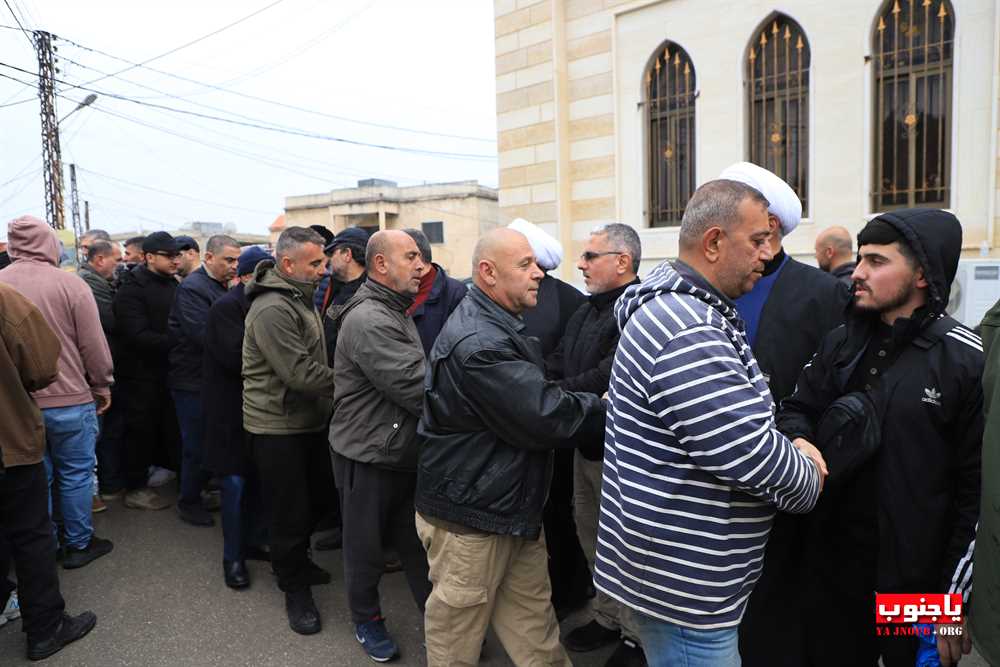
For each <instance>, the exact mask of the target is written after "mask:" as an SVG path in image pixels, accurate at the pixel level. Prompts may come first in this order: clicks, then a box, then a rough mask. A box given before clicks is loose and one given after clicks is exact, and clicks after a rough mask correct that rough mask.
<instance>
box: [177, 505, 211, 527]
mask: <svg viewBox="0 0 1000 667" xmlns="http://www.w3.org/2000/svg"><path fill="white" fill-rule="evenodd" d="M177 516H179V517H180V518H181V521H183V522H184V523H189V524H191V525H192V526H214V525H215V519H213V518H212V515H211V514H209V513H208V510H206V509H205V508H204V507H202V506H201V505H195V506H191V505H183V504H181V503H180V502H178V503H177Z"/></svg>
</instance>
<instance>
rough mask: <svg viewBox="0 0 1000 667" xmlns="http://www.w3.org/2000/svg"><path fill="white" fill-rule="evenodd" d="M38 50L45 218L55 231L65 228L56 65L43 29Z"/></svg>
mask: <svg viewBox="0 0 1000 667" xmlns="http://www.w3.org/2000/svg"><path fill="white" fill-rule="evenodd" d="M35 47H36V48H35V50H36V51H37V52H38V99H39V101H40V102H41V112H40V113H41V119H42V169H43V170H44V173H45V217H46V218H47V219H48V223H49V224H50V225H52V227H54V228H55V229H64V228H65V226H66V225H65V221H64V218H63V215H64V214H63V175H62V153H61V151H60V149H59V122H58V120H57V119H56V88H55V76H56V66H55V57H54V56H53V55H52V36H51V35H50V34H49V33H47V32H45V31H43V30H36V31H35Z"/></svg>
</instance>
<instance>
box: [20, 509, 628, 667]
mask: <svg viewBox="0 0 1000 667" xmlns="http://www.w3.org/2000/svg"><path fill="white" fill-rule="evenodd" d="M216 517H218V515H216ZM95 523H96V527H97V531H98V534H99V535H101V536H103V537H108V538H110V539H112V540H114V542H115V550H114V551H113V552H112V553H111V554H110V555H108V556H105V557H104V558H101V559H100V560H97V561H95V562H94V563H92V564H91V565H89V566H87V567H85V568H82V569H79V570H70V571H65V570H61V569H60V579H61V581H62V591H63V595H64V597H65V598H66V604H67V609H68V610H69V611H71V612H73V613H75V612H78V611H80V610H83V609H92V610H93V611H94V612H95V613H96V614H97V617H98V621H97V627H96V628H95V629H94V631H93V632H92V633H91V634H90V635H89V636H87V637H86V638H84V639H83V640H81V641H79V642H77V643H75V644H72V645H70V646H69V647H67V648H66V649H64V650H63V651H62V652H61V653H58V654H57V655H55V656H54V657H52V658H50V659H49V660H48V661H47V662H45V663H41V664H47V665H53V666H57V665H67V666H70V665H71V666H73V667H80V666H91V665H93V666H95V667H97V666H100V667H108V666H110V665H135V666H137V667H156V666H158V665H164V666H170V667H179V666H184V665H191V666H195V665H197V666H199V667H208V666H212V665H226V666H229V665H254V666H257V665H260V666H274V667H279V666H281V667H286V666H291V665H294V666H296V667H307V666H311V665H317V666H319V665H322V666H323V667H329V666H330V665H351V666H353V665H373V664H375V663H373V662H371V661H370V660H368V658H367V657H365V656H364V654H363V653H362V651H361V649H360V647H359V646H358V644H357V641H355V639H354V634H353V628H352V626H351V624H350V618H349V615H348V613H347V600H346V597H345V594H344V587H343V569H342V566H341V561H340V552H339V551H335V552H317V553H316V554H315V558H316V561H317V562H318V563H319V564H320V565H321V566H323V567H324V568H326V569H328V570H330V572H331V573H332V574H333V583H332V584H331V585H329V586H317V587H315V588H314V589H313V591H314V595H315V598H316V604H317V606H318V607H319V610H320V613H321V614H322V617H323V631H322V632H321V633H319V634H317V635H313V636H311V637H302V636H299V635H296V634H295V633H294V632H292V631H291V630H290V629H289V627H288V622H287V620H286V618H285V610H284V597H283V596H282V595H281V593H280V592H279V591H278V589H277V587H276V586H275V585H274V582H273V580H272V577H271V575H270V566H269V565H267V564H266V563H261V562H256V561H250V562H249V564H248V565H249V568H250V570H251V576H252V577H253V584H252V586H251V588H250V589H249V590H246V591H240V592H237V591H232V590H230V589H228V588H226V587H225V585H224V584H223V582H222V529H221V527H220V526H218V525H217V526H216V527H215V528H195V527H192V526H188V525H186V524H182V523H181V522H180V520H179V519H178V518H177V515H176V514H175V513H174V511H173V510H172V509H170V510H164V511H162V512H138V511H135V510H128V509H125V508H124V507H123V506H122V505H121V504H120V502H119V503H111V504H110V509H109V510H108V511H107V512H104V513H102V514H98V515H97V516H96V517H95ZM382 590H383V604H384V611H385V614H386V617H387V619H388V624H389V628H390V630H391V631H392V632H393V633H394V635H395V637H396V640H397V642H398V643H399V646H400V649H401V651H402V658H401V659H400V660H398V661H396V662H395V663H393V664H397V665H424V664H426V660H425V659H424V657H423V655H422V653H421V640H422V630H421V620H420V617H419V616H418V614H417V611H416V608H415V607H414V605H413V601H412V598H411V597H410V592H409V588H408V587H407V586H406V580H405V578H404V577H403V574H402V573H396V574H391V575H387V576H386V577H385V579H383V588H382ZM580 622H581V621H580V620H578V619H573V618H570V619H568V620H567V622H566V623H565V624H564V628H565V629H572V628H573V627H575V625H576V624H577V623H580ZM20 628H21V623H20V621H16V622H14V623H8V624H7V625H5V626H4V627H2V628H0V665H3V666H4V667H9V666H11V665H27V664H33V663H29V662H28V661H27V660H25V658H24V650H25V648H24V647H25V644H24V636H23V634H22V633H21V631H20ZM609 653H610V650H605V651H603V652H599V653H596V654H588V655H580V654H574V655H573V662H574V664H577V665H582V666H590V665H593V666H597V665H603V664H604V660H605V659H606V658H607V655H608V654H609ZM487 658H488V659H487V660H484V662H483V664H484V665H493V666H500V665H510V664H511V663H510V661H509V660H508V659H507V656H506V654H505V653H504V651H503V648H502V647H501V646H500V644H499V642H497V640H496V638H495V637H490V639H489V642H488V644H487Z"/></svg>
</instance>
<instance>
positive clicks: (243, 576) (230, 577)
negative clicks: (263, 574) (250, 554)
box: [222, 560, 250, 590]
mask: <svg viewBox="0 0 1000 667" xmlns="http://www.w3.org/2000/svg"><path fill="white" fill-rule="evenodd" d="M222 572H223V574H224V575H225V577H226V586H229V587H230V588H232V589H235V590H239V589H241V588H247V587H248V586H250V573H249V572H247V566H246V563H244V562H243V561H241V560H224V561H222Z"/></svg>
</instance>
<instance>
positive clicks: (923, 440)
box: [778, 209, 983, 667]
mask: <svg viewBox="0 0 1000 667" xmlns="http://www.w3.org/2000/svg"><path fill="white" fill-rule="evenodd" d="M858 246H859V251H858V266H857V268H856V269H855V271H854V275H853V278H854V304H853V308H852V309H851V311H850V313H849V315H848V318H847V322H846V324H845V325H844V326H842V327H839V328H837V329H835V330H834V331H832V332H830V333H829V334H828V335H827V336H826V338H824V340H823V343H822V344H821V346H820V349H819V351H818V352H817V353H816V356H815V357H813V359H812V361H811V362H810V363H809V364H808V365H807V366H806V367H805V369H804V370H803V372H802V375H801V376H800V377H799V381H798V385H797V387H796V391H795V393H794V394H793V395H792V396H791V398H788V399H786V400H785V401H784V402H783V403H782V405H781V410H780V413H779V415H778V427H779V428H780V430H781V431H782V432H783V433H784V434H785V435H787V436H788V438H790V439H792V440H797V439H799V438H802V439H805V440H807V441H810V442H814V443H815V444H816V446H817V447H819V449H820V451H822V452H823V455H824V457H826V458H827V461H828V463H829V465H830V471H831V473H830V477H829V480H828V482H827V491H826V493H824V494H823V497H822V498H821V499H820V502H819V504H818V505H817V507H816V509H815V510H814V512H813V514H812V515H811V517H810V522H809V526H808V527H807V535H806V539H805V550H804V553H803V554H802V563H803V587H802V593H801V599H802V600H803V601H804V602H803V604H804V608H802V609H799V610H787V613H791V614H800V615H802V616H803V617H804V618H807V619H809V621H808V623H807V625H806V630H805V635H806V636H805V646H806V651H807V653H808V662H807V663H806V664H810V665H862V664H876V663H877V662H878V659H879V657H880V656H881V658H882V661H883V664H885V665H886V667H895V666H896V665H906V666H907V667H909V666H911V665H913V664H915V657H916V649H917V639H916V638H915V637H879V636H877V635H876V632H875V628H874V627H873V625H874V612H875V592H876V591H877V592H879V593H958V594H961V595H963V597H967V595H968V591H969V588H970V585H971V570H972V563H971V557H972V548H973V545H974V539H975V532H976V523H977V520H978V515H979V495H980V478H979V473H980V452H981V447H982V435H983V390H982V382H981V380H982V370H983V351H982V343H981V341H980V339H979V337H978V336H977V335H975V334H974V333H973V332H972V331H970V330H969V329H967V328H966V327H964V326H962V325H960V324H959V323H958V322H956V321H955V320H953V319H951V318H950V317H947V316H945V314H944V312H945V306H946V305H947V303H948V294H949V290H950V288H951V282H952V280H953V279H954V277H955V271H956V270H957V267H958V258H959V255H960V253H961V248H962V227H961V224H960V223H959V221H958V220H957V219H956V218H955V216H953V215H952V214H951V213H948V212H946V211H940V210H931V209H907V210H900V211H893V212H891V213H885V214H883V215H880V216H879V217H877V218H875V219H874V220H872V221H871V222H869V223H868V225H867V226H866V227H865V228H864V229H863V230H862V231H861V233H860V234H858ZM849 392H863V393H864V394H865V395H866V397H867V400H869V401H870V404H869V405H870V406H871V407H870V409H867V410H866V411H865V414H866V415H867V418H868V419H869V420H873V421H876V422H878V423H879V428H878V433H879V434H880V436H881V437H880V438H879V439H878V445H877V448H875V447H872V449H871V450H869V451H873V452H874V453H872V454H871V455H870V456H868V457H867V458H864V457H863V458H862V459H860V460H861V461H863V462H861V463H860V465H855V466H851V467H850V468H845V469H844V470H845V471H844V472H842V473H840V474H838V473H837V470H838V464H839V463H840V462H841V461H842V460H843V459H842V458H841V459H840V460H838V456H840V457H843V453H842V452H841V453H840V454H838V451H834V450H833V449H831V447H830V446H829V445H830V442H832V441H833V439H832V438H829V437H827V435H826V433H827V428H826V427H825V425H826V424H828V423H829V422H828V421H825V420H829V419H832V413H831V414H829V415H824V413H825V412H826V411H827V409H828V408H829V407H830V405H831V404H832V403H833V402H834V401H836V400H837V399H838V398H840V397H842V396H844V395H845V394H847V393H849ZM821 425H823V427H821ZM821 434H822V436H823V437H822V438H821V437H820V435H821ZM818 440H819V441H818ZM822 440H827V441H829V442H824V441H822ZM858 442H859V441H858V440H857V439H852V442H851V443H849V444H851V445H852V446H853V445H856V444H858ZM953 640H957V641H958V642H959V645H960V643H961V637H957V638H956V637H952V638H948V639H946V638H945V637H940V638H939V640H938V641H939V650H940V651H941V653H942V658H944V656H946V655H948V653H949V652H950V650H951V649H950V647H949V646H947V643H948V642H950V641H953ZM944 662H945V664H952V663H951V661H950V660H944Z"/></svg>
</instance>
